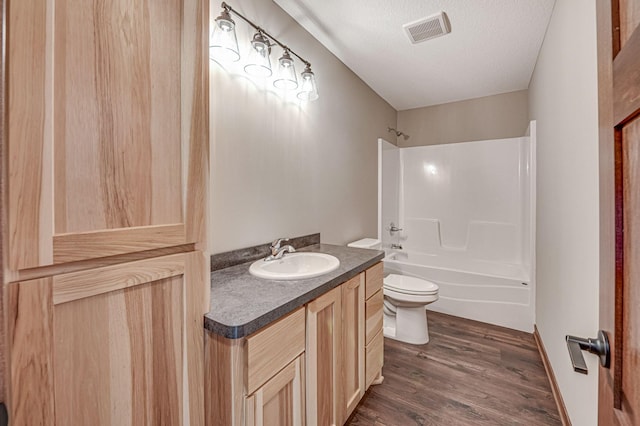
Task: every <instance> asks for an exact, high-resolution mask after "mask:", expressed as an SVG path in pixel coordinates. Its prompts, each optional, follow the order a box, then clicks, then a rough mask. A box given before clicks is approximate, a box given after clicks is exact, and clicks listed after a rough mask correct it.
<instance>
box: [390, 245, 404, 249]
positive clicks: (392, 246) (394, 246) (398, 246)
mask: <svg viewBox="0 0 640 426" xmlns="http://www.w3.org/2000/svg"><path fill="white" fill-rule="evenodd" d="M391 249H393V250H402V245H401V244H391Z"/></svg>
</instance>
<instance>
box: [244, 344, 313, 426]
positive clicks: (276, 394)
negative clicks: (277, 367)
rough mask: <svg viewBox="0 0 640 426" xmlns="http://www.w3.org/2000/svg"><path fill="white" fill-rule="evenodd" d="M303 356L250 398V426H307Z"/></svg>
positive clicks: (248, 406)
mask: <svg viewBox="0 0 640 426" xmlns="http://www.w3.org/2000/svg"><path fill="white" fill-rule="evenodd" d="M303 372H304V354H302V355H300V356H299V357H298V358H296V359H295V360H294V361H293V362H291V363H290V364H289V365H287V366H286V367H285V368H283V369H282V370H281V371H280V372H279V373H278V374H276V375H275V376H274V377H272V378H271V379H270V380H269V381H268V382H267V383H265V384H264V385H262V386H261V387H260V388H259V389H258V390H257V391H256V392H255V393H254V394H253V395H251V396H250V397H248V398H247V401H246V405H247V426H271V425H274V426H275V425H278V426H301V425H304V422H305V420H304V413H305V410H304V404H305V402H304V396H305V392H304V375H303Z"/></svg>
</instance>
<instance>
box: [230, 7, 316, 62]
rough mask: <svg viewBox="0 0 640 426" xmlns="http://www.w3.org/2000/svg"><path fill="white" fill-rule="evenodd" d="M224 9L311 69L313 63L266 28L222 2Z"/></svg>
mask: <svg viewBox="0 0 640 426" xmlns="http://www.w3.org/2000/svg"><path fill="white" fill-rule="evenodd" d="M221 6H222V8H223V9H224V10H226V11H227V12H233V14H234V15H236V16H237V17H239V18H241V19H242V20H244V21H245V22H246V23H247V24H249V25H251V26H252V27H253V28H255V29H256V31H258V32H260V33H262V34H264V35H265V36H267V37H269V38H270V39H271V40H272V41H273V42H275V43H276V44H277V45H278V46H280V47H282V48H283V49H284V50H286V51H288V52H289V53H292V54H293V55H294V56H295V57H297V58H298V59H300V60H301V61H302V62H303V63H304V64H305V65H306V66H308V67H311V63H310V62H309V61H307V60H306V59H304V58H303V57H302V56H300V55H298V54H297V53H296V52H294V51H293V50H291V48H289V46H287V45H286V44H282V43H281V42H280V41H279V40H278V39H277V38H275V37H274V36H272V35H271V34H269V33H268V32H267V31H265V30H264V28H261V27H260V26H258V25H256V24H254V23H253V22H252V21H251V20H250V19H248V18H246V17H245V16H244V15H242V14H241V13H240V12H238V11H237V10H235V9H234V8H233V7H231V6H229V5H228V4H227V3H226V2H224V1H223V2H222V4H221Z"/></svg>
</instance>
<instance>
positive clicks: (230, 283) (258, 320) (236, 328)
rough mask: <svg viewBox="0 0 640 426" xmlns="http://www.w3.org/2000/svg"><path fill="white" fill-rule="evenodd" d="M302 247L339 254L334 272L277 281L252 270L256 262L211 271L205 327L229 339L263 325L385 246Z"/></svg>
mask: <svg viewBox="0 0 640 426" xmlns="http://www.w3.org/2000/svg"><path fill="white" fill-rule="evenodd" d="M298 251H311V252H321V253H327V254H331V255H333V256H335V257H337V258H338V259H340V267H338V269H336V270H335V271H333V272H329V273H328V274H324V275H322V276H319V277H316V278H309V279H305V280H291V281H276V280H267V279H262V278H257V277H254V276H253V275H251V274H249V266H250V265H251V263H252V262H247V263H243V264H240V265H235V266H232V267H229V268H225V269H220V270H217V271H213V272H212V273H211V310H210V311H209V313H207V314H206V315H205V319H204V327H205V328H206V329H207V330H209V331H211V332H213V333H217V334H220V335H222V336H224V337H227V338H230V339H237V338H240V337H244V336H248V335H249V334H251V333H253V332H255V331H257V330H259V329H261V328H262V327H264V326H266V325H268V324H270V323H272V322H274V321H276V320H277V319H279V318H281V317H283V316H284V315H286V314H288V313H289V312H292V311H294V310H295V309H297V308H299V307H300V306H302V305H304V304H305V303H307V302H310V301H311V300H313V299H315V298H317V297H318V296H321V295H322V294H324V293H326V292H327V291H329V290H331V289H332V288H334V287H337V286H338V285H340V284H342V283H344V282H345V281H348V280H349V279H350V278H353V277H355V276H356V275H358V274H359V273H360V272H362V271H364V270H365V269H367V268H369V267H371V266H373V265H374V264H376V263H377V262H379V261H380V260H382V258H383V257H384V252H383V251H379V250H369V249H360V248H352V247H345V246H336V245H332V244H314V245H310V246H308V247H304V248H302V249H300V250H298Z"/></svg>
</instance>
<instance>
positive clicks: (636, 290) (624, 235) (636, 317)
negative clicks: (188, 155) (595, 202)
mask: <svg viewBox="0 0 640 426" xmlns="http://www.w3.org/2000/svg"><path fill="white" fill-rule="evenodd" d="M597 7H598V59H599V63H598V79H599V98H600V114H599V116H600V117H599V119H600V132H601V133H600V179H601V208H600V215H601V248H600V253H601V262H600V268H601V277H600V294H601V297H600V323H601V324H600V325H601V329H603V330H605V331H606V332H608V334H609V336H610V341H611V351H612V363H611V364H612V365H611V369H609V370H607V369H604V368H600V372H599V410H598V411H599V424H602V425H638V424H640V374H639V373H638V372H639V371H640V72H639V70H640V0H604V1H599V2H597Z"/></svg>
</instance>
